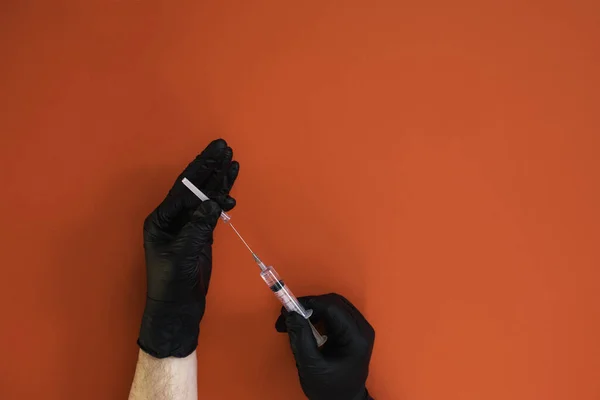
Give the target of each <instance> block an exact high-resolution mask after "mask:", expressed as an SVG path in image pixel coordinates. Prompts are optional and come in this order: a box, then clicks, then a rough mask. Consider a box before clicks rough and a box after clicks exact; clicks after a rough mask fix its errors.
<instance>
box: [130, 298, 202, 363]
mask: <svg viewBox="0 0 600 400" xmlns="http://www.w3.org/2000/svg"><path fill="white" fill-rule="evenodd" d="M202 311H203V309H202V307H201V306H200V304H198V303H196V302H192V303H186V304H179V303H163V302H160V301H156V300H154V299H151V298H146V308H145V309H144V314H143V316H142V325H141V327H140V336H139V338H138V341H137V343H138V345H139V346H140V348H141V349H142V350H143V351H144V352H146V353H148V354H149V355H151V356H152V357H155V358H166V357H179V358H183V357H187V356H189V355H190V354H192V353H193V352H194V350H196V347H197V346H198V335H199V333H200V319H202V314H203V312H202Z"/></svg>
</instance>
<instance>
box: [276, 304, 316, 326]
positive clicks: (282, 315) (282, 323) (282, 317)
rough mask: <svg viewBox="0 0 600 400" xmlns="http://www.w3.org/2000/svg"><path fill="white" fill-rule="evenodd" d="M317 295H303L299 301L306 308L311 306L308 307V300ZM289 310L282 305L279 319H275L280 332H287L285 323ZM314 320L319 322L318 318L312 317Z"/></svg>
mask: <svg viewBox="0 0 600 400" xmlns="http://www.w3.org/2000/svg"><path fill="white" fill-rule="evenodd" d="M313 297H315V296H303V297H298V301H299V302H300V304H302V306H303V307H304V308H309V307H307V304H308V301H309V300H310V299H312V298H313ZM288 314H289V312H288V311H287V310H286V309H285V308H283V307H281V311H280V315H279V317H278V318H277V320H276V321H275V330H276V331H277V332H279V333H285V332H287V326H286V325H285V319H286V317H287V316H288ZM313 315H314V314H313ZM310 319H311V320H312V321H314V322H318V318H313V317H311V318H310Z"/></svg>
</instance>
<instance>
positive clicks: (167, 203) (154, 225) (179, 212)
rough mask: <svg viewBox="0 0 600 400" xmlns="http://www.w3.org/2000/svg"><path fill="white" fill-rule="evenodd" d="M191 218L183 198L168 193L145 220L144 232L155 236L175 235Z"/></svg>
mask: <svg viewBox="0 0 600 400" xmlns="http://www.w3.org/2000/svg"><path fill="white" fill-rule="evenodd" d="M188 220H189V218H187V215H186V210H185V207H184V203H183V201H182V199H178V198H176V197H174V196H171V195H168V196H167V197H166V198H165V199H164V200H163V201H162V203H160V204H159V206H158V207H157V208H156V209H155V210H154V211H152V213H151V214H150V215H148V217H147V218H146V219H145V220H144V232H145V234H147V235H150V236H152V237H154V238H157V239H158V238H163V239H164V238H165V235H164V234H167V236H169V235H173V234H175V233H177V232H179V230H180V229H181V227H182V226H183V225H185V223H186V222H187V221H188Z"/></svg>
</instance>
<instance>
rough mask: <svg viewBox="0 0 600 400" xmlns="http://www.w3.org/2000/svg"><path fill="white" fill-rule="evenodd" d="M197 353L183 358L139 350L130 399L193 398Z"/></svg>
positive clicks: (167, 399)
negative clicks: (157, 355)
mask: <svg viewBox="0 0 600 400" xmlns="http://www.w3.org/2000/svg"><path fill="white" fill-rule="evenodd" d="M197 398H198V382H197V360H196V352H195V351H194V352H193V353H192V354H190V355H189V356H187V357H185V358H175V357H167V358H161V359H158V358H154V357H152V356H149V355H148V354H146V353H144V352H143V351H142V350H140V352H139V355H138V362H137V366H136V368H135V377H134V378H133V384H132V385H131V392H130V393H129V400H196V399H197Z"/></svg>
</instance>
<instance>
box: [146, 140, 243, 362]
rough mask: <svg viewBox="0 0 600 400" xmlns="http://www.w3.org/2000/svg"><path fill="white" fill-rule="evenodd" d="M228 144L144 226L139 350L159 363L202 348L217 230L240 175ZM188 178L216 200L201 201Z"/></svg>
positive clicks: (209, 155)
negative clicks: (202, 322) (143, 294)
mask: <svg viewBox="0 0 600 400" xmlns="http://www.w3.org/2000/svg"><path fill="white" fill-rule="evenodd" d="M232 157H233V152H232V150H231V148H230V147H228V146H227V143H226V142H225V141H224V140H222V139H219V140H215V141H213V142H212V143H211V144H209V145H208V147H207V148H206V149H205V150H204V151H203V152H202V153H201V154H200V155H199V156H198V157H196V159H195V160H194V161H192V162H191V163H190V165H188V166H187V168H186V169H185V170H184V171H183V173H182V174H181V175H180V176H179V177H178V178H177V181H176V182H175V184H174V185H173V188H172V189H171V190H170V191H169V194H168V195H167V197H166V198H165V200H164V201H163V202H162V203H161V204H160V205H159V206H158V208H156V210H154V211H153V212H152V213H151V214H150V215H149V216H148V217H147V218H146V220H145V221H144V249H145V252H146V275H147V289H148V292H147V298H146V308H145V309H144V315H143V317H142V326H141V328H140V336H139V339H138V344H139V346H140V348H141V349H142V350H144V351H145V352H146V353H148V354H150V355H151V356H153V357H156V358H165V357H171V356H172V357H186V356H188V355H189V354H191V353H192V352H193V351H194V350H195V349H196V346H197V345H198V334H199V330H200V327H199V324H200V320H201V319H202V316H203V315H204V308H205V303H206V292H207V291H208V283H209V281H210V274H211V270H212V248H211V246H212V242H213V230H214V229H215V226H216V224H217V220H218V218H219V215H220V213H221V209H223V210H225V211H229V210H230V209H232V208H233V207H234V206H235V200H234V199H233V198H231V197H230V196H229V191H230V190H231V187H232V185H233V183H234V181H235V179H236V177H237V175H238V171H239V164H238V163H237V162H236V161H232ZM184 177H185V178H188V179H189V180H190V181H191V182H192V183H193V184H194V185H196V186H197V187H198V188H199V189H200V190H202V191H203V192H204V193H205V194H206V195H207V196H208V197H209V198H210V199H211V200H209V201H205V202H204V203H203V202H201V201H200V199H198V198H197V197H196V196H195V195H194V194H193V193H192V192H190V191H189V189H188V188H186V187H185V186H184V185H183V183H181V179H183V178H184Z"/></svg>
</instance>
